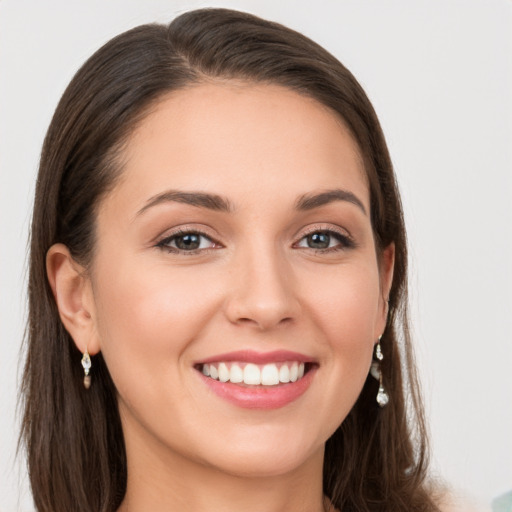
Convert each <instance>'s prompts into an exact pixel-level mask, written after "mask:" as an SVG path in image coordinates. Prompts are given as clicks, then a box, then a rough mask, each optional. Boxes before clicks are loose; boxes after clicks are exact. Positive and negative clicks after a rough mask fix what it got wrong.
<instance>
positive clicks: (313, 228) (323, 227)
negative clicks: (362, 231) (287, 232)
mask: <svg viewBox="0 0 512 512" xmlns="http://www.w3.org/2000/svg"><path fill="white" fill-rule="evenodd" d="M318 231H323V232H330V233H335V234H337V235H340V236H342V237H344V238H348V239H349V240H351V241H352V242H354V243H355V240H354V238H353V237H352V235H351V234H350V232H349V231H348V229H345V228H342V227H340V226H336V225H333V224H328V223H318V224H312V225H309V226H307V227H306V228H303V229H302V230H301V231H299V233H297V235H296V236H295V238H296V240H302V239H303V238H304V237H305V236H308V235H311V234H312V233H316V232H318Z"/></svg>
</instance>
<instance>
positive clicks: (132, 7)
mask: <svg viewBox="0 0 512 512" xmlns="http://www.w3.org/2000/svg"><path fill="white" fill-rule="evenodd" d="M203 6H225V7H231V8H235V9H240V10H246V11H249V12H252V13H255V14H258V15H260V16H263V17H266V18H269V19H272V20H275V21H279V22H282V23H284V24H286V25H288V26H290V27H292V28H294V29H296V30H299V31H301V32H303V33H305V34H306V35H308V36H310V37H311V38H313V39H314V40H316V41H317V42H319V43H320V44H322V45H323V46H325V47H326V48H327V49H328V50H329V51H331V53H333V54H334V55H336V56H337V57H338V58H339V59H340V60H341V61H342V62H343V63H344V64H345V65H347V67H348V68H349V69H351V70H352V72H353V73H354V74H355V75H356V77H357V78H358V79H359V80H360V82H361V83H362V85H363V87H364V88H365V90H366V91H367V93H368V95H369V97H370V99H371V100H372V102H373V103H374V106H375V108H376V110H377V113H378V115H379V117H380V119H381V122H382V125H383V128H384V132H385V133H386V136H387V140H388V143H389V147H390V151H391V155H392V158H393V161H394V164H395V167H396V171H397V174H398V178H399V182H400V186H401V190H402V194H403V200H404V206H405V210H406V218H407V225H408V229H409V236H410V243H411V274H410V282H411V299H412V314H413V315H412V316H413V325H414V339H415V343H416V347H417V355H418V362H419V365H420V369H421V373H422V378H423V384H424V389H425V403H426V408H427V414H428V418H429V421H430V425H431V430H432V446H433V468H434V469H435V471H436V473H437V474H438V475H441V476H442V477H444V478H446V479H447V481H448V482H450V483H451V484H453V485H454V486H455V487H456V488H457V489H461V490H462V491H464V492H466V493H469V494H471V495H473V496H474V497H476V498H477V499H479V500H481V501H482V502H487V503H488V502H489V501H490V500H491V498H493V497H495V496H497V495H500V494H502V493H504V492H506V491H508V490H510V489H512V400H511V399H512V371H511V370H512V343H511V341H512V340H511V338H512V228H511V226H512V178H511V176H512V170H511V169H512V165H511V164H512V150H511V146H512V100H511V94H512V2H511V1H510V0H460V1H456V0H428V1H420V0H401V1H400V0H388V1H383V0H339V1H334V0H333V1H329V0H315V1H298V0H295V1H292V0H279V1H275V0H270V1H249V0H231V1H227V0H226V1H214V0H213V1H212V2H209V3H207V2H202V1H192V0H190V1H185V0H183V1H172V0H167V1H164V0H107V1H106V0H94V1H93V0H85V1H84V0H81V1H73V0H45V1H40V0H0V348H1V352H0V354H1V370H0V498H1V499H0V511H1V512H8V511H15V510H19V511H28V510H33V506H32V503H31V498H30V492H29V490H28V483H27V477H26V470H25V467H24V460H23V455H21V456H20V457H19V459H18V460H16V458H15V449H16V439H17V432H18V419H17V418H16V415H15V408H16V396H17V388H18V381H19V371H20V362H19V361H20V350H21V340H22V336H23V329H24V321H25V313H26V296H25V284H26V283H25V280H26V268H25V264H26V244H27V237H28V226H29V219H30V211H31V203H32V195H33V190H34V181H35V176H36V171H37V165H38V159H39V152H40V148H41V144H42V140H43V137H44V133H45V131H46V128H47V126H48V123H49V121H50V117H51V115H52V113H53V110H54V108H55V106H56V104H57V101H58V100H59V97H60V95H61V94H62V92H63V90H64V88H65V86H66V85H67V83H68V82H69V80H70V79H71V77H72V76H73V74H74V72H75V71H76V70H77V69H78V67H79V66H80V65H81V64H82V63H83V62H84V60H85V59H86V58H87V57H88V56H89V55H90V54H92V52H93V51H94V50H96V49H97V48H98V47H99V46H100V45H102V44H103V43H104V42H106V41H107V40H108V39H110V38H111V37H112V36H114V35H116V34H118V33H119V32H121V31H124V30H126V29H129V28H131V27H133V26H135V25H139V24H141V23H146V22H151V21H160V22H168V21H169V20H170V19H172V18H173V17H174V16H176V15H177V14H179V13H181V12H183V11H186V10H189V9H191V8H195V7H203ZM45 370H46V371H49V372H50V371H52V369H51V368H46V369H45Z"/></svg>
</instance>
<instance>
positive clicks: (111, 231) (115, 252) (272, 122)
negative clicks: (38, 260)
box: [47, 82, 394, 512]
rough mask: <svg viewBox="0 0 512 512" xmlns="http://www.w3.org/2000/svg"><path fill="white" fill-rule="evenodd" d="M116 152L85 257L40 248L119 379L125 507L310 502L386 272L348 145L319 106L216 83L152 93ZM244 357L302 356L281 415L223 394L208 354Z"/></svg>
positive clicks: (304, 507) (285, 94) (75, 324)
mask: <svg viewBox="0 0 512 512" xmlns="http://www.w3.org/2000/svg"><path fill="white" fill-rule="evenodd" d="M123 161H124V165H123V173H122V178H121V180H120V182H119V183H118V185H117V186H116V187H115V189H114V190H113V191H112V192H111V193H109V194H108V195H107V197H106V198H105V199H104V200H103V201H102V203H101V204H100V207H99V211H98V219H97V247H96V252H95V256H94V261H93V262H92V264H91V267H90V268H89V269H83V268H81V267H80V265H78V264H77V263H76V262H74V261H73V260H72V258H71V257H70V255H69V252H68V251H67V248H66V247H65V246H63V245H60V244H58V245H55V246H53V247H52V249H51V250H50V251H49V253H48V258H47V266H48V274H49V277H50V282H51V285H52V288H53V290H54V293H55V296H56V298H57V302H58V306H59V311H60V314H61V318H62V320H63V322H64V325H65V326H66V328H67V329H68V331H69V332H70V333H71V335H72V337H73V339H74V341H75V343H76V344H77V346H78V348H79V349H80V350H81V351H85V349H86V348H87V349H88V351H89V353H90V354H95V353H98V352H99V351H102V353H103V356H104V358H105V361H106V362H107V365H108V367H109V371H110V373H111V375H112V378H113V380H114V383H115V385H116V387H117V390H118V396H119V408H120V414H121V419H122V424H123V431H124V435H125V442H126V451H127V460H128V485H127V493H126V497H125V500H124V501H123V503H122V505H121V507H120V509H119V510H120V511H121V512H139V511H145V510H152V511H155V512H159V511H180V512H181V511H182V510H187V511H190V512H203V511H206V510H222V511H226V512H230V511H233V512H234V511H237V512H239V511H240V510H244V512H261V511H265V512H285V511H304V512H323V511H324V510H325V509H326V503H325V502H324V499H323V496H322V465H323V453H324V445H325V442H326V440H327V439H328V438H329V437H330V436H331V435H332V433H333V432H334V430H335V429H336V428H337V427H338V426H339V425H340V423H342V421H343V420H344V418H345V417H346V415H347V414H348V412H349V411H350V409H351V408H352V406H353V405H354V403H355V401H356V399H357V397H358V395H359V393H360V391H361V389H362V386H363V384H364V381H365V379H366V376H367V375H368V370H369V367H370V364H371V359H372V352H373V348H374V344H375V343H376V340H377V339H378V337H379V336H380V335H381V334H382V332H383V330H384V327H385V323H386V314H387V307H386V298H387V296H388V294H389V289H390V286H391V281H392V273H393V258H394V249H393V247H392V246H390V247H388V248H386V249H385V250H384V251H383V253H382V255H381V257H380V258H379V257H378V256H377V252H376V248H375V243H374V238H373V233H372V229H371V223H370V217H369V211H370V205H369V192H368V187H367V182H366V179H365V172H364V169H363V166H362V162H361V158H360V155H359V151H358V148H357V145H356V144H355V142H354V140H353V139H352V137H351V135H350V134H349V132H348V130H347V129H346V127H345V126H344V125H343V123H342V122H341V121H340V120H339V119H338V118H337V117H336V116H335V115H334V114H333V113H332V112H330V111H328V110H327V109H326V108H325V107H323V106H322V105H320V104H318V103H317V102H315V101H314V100H311V99H308V98H305V97H303V96H300V95H298V94H297V93H295V92H292V91H289V90H287V89H284V88H281V87H277V86H269V85H254V84H241V83H234V82H222V83H210V84H203V85H199V86H194V87H192V88H189V89H186V90H182V91H178V92H175V93H173V94H171V95H169V96H168V97H167V98H165V99H164V100H163V101H161V102H160V103H159V104H158V105H157V106H155V108H154V109H153V111H152V112H151V113H150V114H149V115H148V117H146V118H145V119H144V121H143V122H142V123H141V125H140V126H139V127H138V128H137V129H136V131H135V132H134V133H133V134H132V136H131V138H130V140H129V141H128V144H127V146H126V149H125V153H124V155H123ZM326 191H330V192H329V194H327V195H326V194H325V192H326ZM205 197H206V198H207V200H205ZM212 198H213V199H212ZM219 198H220V199H219ZM212 200H213V203H212ZM208 201H210V202H209V203H208ZM192 203H193V204H192ZM212 204H213V206H212ZM240 350H243V351H251V353H257V354H259V355H261V354H269V353H273V352H274V351H278V350H279V351H283V350H287V351H293V352H294V353H299V354H301V355H302V356H304V358H306V359H307V361H310V364H309V368H310V369H311V368H312V369H313V370H310V373H308V372H307V370H306V376H305V377H304V378H306V377H307V378H308V379H309V380H308V386H307V388H306V389H305V391H304V392H302V394H300V396H298V397H296V398H294V399H293V400H291V401H290V402H287V403H286V404H284V405H280V406H275V407H274V406H272V407H270V406H268V404H267V405H265V406H264V407H260V406H258V407H246V406H241V405H240V403H237V402H233V401H230V400H229V399H226V398H224V397H222V396H219V394H218V393H217V392H216V391H215V389H216V388H215V386H217V384H216V383H214V386H213V387H212V386H211V384H212V383H211V382H209V381H208V379H209V378H210V377H206V376H205V375H203V374H202V373H201V368H202V367H203V365H202V361H205V360H207V359H209V358H215V357H217V356H218V355H219V354H226V353H231V352H233V351H240ZM297 382H298V381H297ZM92 385H94V382H93V383H92ZM282 385H283V386H291V384H282ZM294 385H295V384H294ZM212 389H213V390H214V391H213V392H212Z"/></svg>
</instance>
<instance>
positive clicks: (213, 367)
mask: <svg viewBox="0 0 512 512" xmlns="http://www.w3.org/2000/svg"><path fill="white" fill-rule="evenodd" d="M304 366H305V365H304V363H299V362H298V361H293V362H291V361H290V362H287V363H277V364H276V363H269V364H265V365H257V364H254V363H225V362H221V363H210V364H203V365H202V368H201V371H202V373H203V375H205V376H206V377H210V378H212V379H215V380H219V381H220V382H232V383H233V384H240V383H242V382H243V383H244V384H248V385H250V386H259V385H263V386H276V385H277V384H279V383H282V384H287V383H289V382H296V381H297V380H299V379H301V378H302V377H303V376H304Z"/></svg>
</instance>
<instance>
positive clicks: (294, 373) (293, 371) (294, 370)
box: [210, 363, 299, 382]
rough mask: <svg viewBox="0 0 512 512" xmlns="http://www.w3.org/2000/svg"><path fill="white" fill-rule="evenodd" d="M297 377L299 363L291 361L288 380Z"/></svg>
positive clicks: (291, 380) (292, 380)
mask: <svg viewBox="0 0 512 512" xmlns="http://www.w3.org/2000/svg"><path fill="white" fill-rule="evenodd" d="M210 371H211V370H210ZM298 377H299V365H298V364H297V363H293V364H292V367H291V368H290V382H295V381H296V380H297V378H298Z"/></svg>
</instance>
